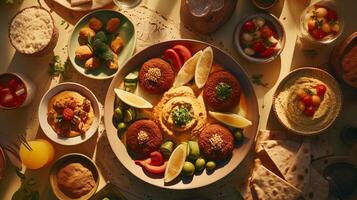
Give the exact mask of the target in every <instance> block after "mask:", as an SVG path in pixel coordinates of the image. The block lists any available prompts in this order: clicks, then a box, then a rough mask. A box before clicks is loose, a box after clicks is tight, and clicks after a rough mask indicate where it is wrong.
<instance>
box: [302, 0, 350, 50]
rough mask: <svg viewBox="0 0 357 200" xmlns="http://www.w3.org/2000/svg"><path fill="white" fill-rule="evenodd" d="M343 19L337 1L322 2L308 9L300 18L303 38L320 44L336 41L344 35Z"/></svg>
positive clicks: (327, 0) (324, 0)
mask: <svg viewBox="0 0 357 200" xmlns="http://www.w3.org/2000/svg"><path fill="white" fill-rule="evenodd" d="M342 30H343V17H342V16H340V15H339V12H338V10H337V6H336V3H335V1H332V0H322V1H318V2H316V3H315V4H313V5H310V6H309V7H307V8H306V9H305V10H304V11H303V13H302V15H301V17H300V32H301V36H302V37H304V38H307V39H309V40H310V41H313V42H317V43H320V44H328V43H331V42H333V41H335V40H336V39H337V38H338V37H339V36H340V35H341V33H342Z"/></svg>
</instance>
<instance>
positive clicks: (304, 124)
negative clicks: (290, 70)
mask: <svg viewBox="0 0 357 200" xmlns="http://www.w3.org/2000/svg"><path fill="white" fill-rule="evenodd" d="M319 84H323V85H326V84H325V83H323V82H322V81H320V80H318V79H315V78H310V77H300V78H298V79H294V80H292V81H290V82H287V83H286V86H285V89H283V90H282V91H281V92H280V93H279V94H278V95H277V97H276V99H275V109H276V112H277V114H278V115H285V117H280V116H279V117H280V119H282V120H283V123H284V124H285V125H287V126H288V127H289V128H291V129H293V130H301V131H302V132H309V131H311V130H314V131H316V130H321V129H324V128H325V127H326V126H328V125H329V124H330V123H331V122H332V121H333V120H334V119H335V116H336V112H337V110H338V106H337V102H336V94H335V93H334V91H332V90H331V89H330V88H329V86H328V85H326V93H325V95H324V96H323V98H322V99H321V103H320V105H319V106H318V107H317V109H316V111H315V113H314V115H313V116H307V115H305V114H304V113H303V111H302V110H301V109H299V101H300V98H299V96H298V95H297V91H298V90H299V89H305V90H306V89H307V90H310V91H316V89H315V86H316V85H319ZM315 93H316V92H315Z"/></svg>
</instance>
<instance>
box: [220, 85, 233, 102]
mask: <svg viewBox="0 0 357 200" xmlns="http://www.w3.org/2000/svg"><path fill="white" fill-rule="evenodd" d="M231 93H232V86H230V85H228V84H227V83H225V82H220V83H218V85H217V86H216V96H217V98H218V99H219V100H225V99H227V98H228V97H229V96H230V95H231Z"/></svg>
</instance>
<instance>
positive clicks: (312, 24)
mask: <svg viewBox="0 0 357 200" xmlns="http://www.w3.org/2000/svg"><path fill="white" fill-rule="evenodd" d="M315 27H316V22H315V20H313V19H310V20H309V21H308V22H307V28H308V30H309V31H312V30H314V29H315Z"/></svg>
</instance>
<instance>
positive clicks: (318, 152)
mask: <svg viewBox="0 0 357 200" xmlns="http://www.w3.org/2000/svg"><path fill="white" fill-rule="evenodd" d="M323 136H324V137H322V136H321V135H319V136H316V137H314V138H312V140H311V159H317V158H321V157H325V156H330V155H332V145H330V143H329V141H328V140H327V138H326V135H323Z"/></svg>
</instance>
